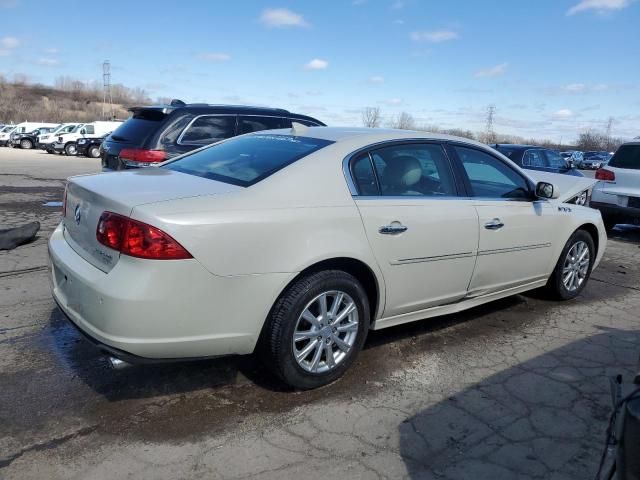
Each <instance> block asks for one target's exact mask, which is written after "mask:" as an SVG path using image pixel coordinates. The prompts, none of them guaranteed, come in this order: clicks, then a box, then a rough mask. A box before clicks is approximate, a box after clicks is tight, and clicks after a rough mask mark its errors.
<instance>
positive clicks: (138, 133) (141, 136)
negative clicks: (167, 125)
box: [111, 109, 167, 145]
mask: <svg viewBox="0 0 640 480" xmlns="http://www.w3.org/2000/svg"><path fill="white" fill-rule="evenodd" d="M166 116H167V115H166V114H165V113H163V112H161V111H159V110H151V109H147V110H138V111H136V112H134V113H133V116H132V117H131V118H129V119H128V120H127V121H125V122H124V123H123V124H122V125H120V126H119V127H118V128H116V129H115V131H114V132H113V133H112V134H111V139H112V140H114V141H116V142H127V143H136V144H140V145H142V144H143V143H144V141H145V140H146V139H147V137H148V136H149V135H151V134H153V133H155V132H156V131H157V129H158V127H160V124H161V122H162V121H163V120H164V119H165V118H166Z"/></svg>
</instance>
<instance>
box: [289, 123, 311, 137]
mask: <svg viewBox="0 0 640 480" xmlns="http://www.w3.org/2000/svg"><path fill="white" fill-rule="evenodd" d="M308 128H309V127H307V126H306V125H303V124H301V123H298V122H291V135H302V134H304V133H306V132H307V129H308Z"/></svg>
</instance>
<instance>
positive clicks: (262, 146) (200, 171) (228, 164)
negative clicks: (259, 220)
mask: <svg viewBox="0 0 640 480" xmlns="http://www.w3.org/2000/svg"><path fill="white" fill-rule="evenodd" d="M331 143H333V142H331V141H329V140H321V139H318V138H308V137H296V136H292V135H248V136H242V137H237V138H232V139H230V140H227V141H226V142H222V143H218V144H215V145H212V146H211V147H208V148H205V149H204V150H198V151H196V152H194V153H192V154H190V155H187V156H185V157H182V158H179V159H178V160H175V161H173V162H171V163H169V164H167V165H165V166H164V167H163V168H169V169H171V170H176V171H178V172H183V173H188V174H191V175H197V176H198V177H204V178H210V179H212V180H218V181H221V182H226V183H231V184H233V185H239V186H241V187H248V186H250V185H253V184H254V183H257V182H259V181H260V180H263V179H265V178H267V177H268V176H269V175H272V174H273V173H275V172H277V171H278V170H280V169H282V168H284V167H286V166H287V165H290V164H292V163H293V162H295V161H296V160H299V159H301V158H302V157H306V156H307V155H310V154H311V153H313V152H315V151H317V150H320V149H321V148H323V147H326V146H327V145H329V144H331Z"/></svg>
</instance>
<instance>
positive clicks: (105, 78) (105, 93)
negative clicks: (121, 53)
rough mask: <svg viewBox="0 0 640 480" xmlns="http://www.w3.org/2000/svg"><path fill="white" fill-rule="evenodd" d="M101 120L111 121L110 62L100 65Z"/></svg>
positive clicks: (106, 61)
mask: <svg viewBox="0 0 640 480" xmlns="http://www.w3.org/2000/svg"><path fill="white" fill-rule="evenodd" d="M107 100H108V101H109V109H108V110H109V118H108V119H107V118H106V111H107ZM102 119H103V120H113V98H112V97H111V62H109V60H105V61H104V62H103V63H102Z"/></svg>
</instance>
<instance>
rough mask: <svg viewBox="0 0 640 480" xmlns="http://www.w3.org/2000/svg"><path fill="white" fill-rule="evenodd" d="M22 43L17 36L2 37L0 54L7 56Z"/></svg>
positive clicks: (0, 39)
mask: <svg viewBox="0 0 640 480" xmlns="http://www.w3.org/2000/svg"><path fill="white" fill-rule="evenodd" d="M19 45H20V41H19V40H18V39H17V38H16V37H3V38H0V56H2V57H6V56H7V55H11V54H12V53H13V50H14V49H16V48H17V47H18V46H19Z"/></svg>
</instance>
